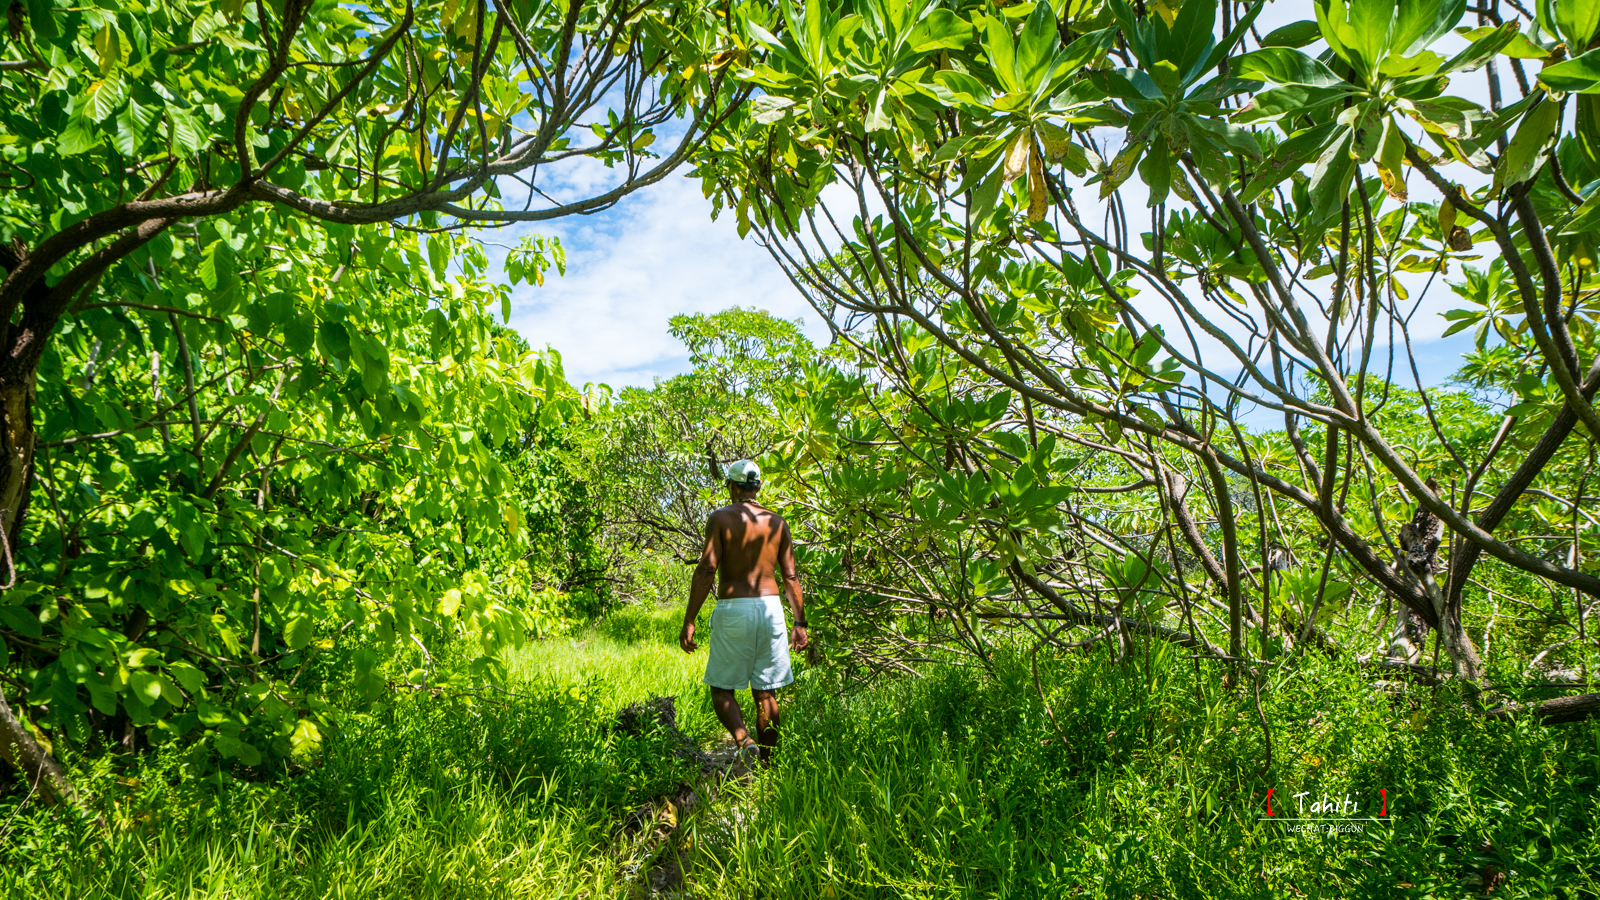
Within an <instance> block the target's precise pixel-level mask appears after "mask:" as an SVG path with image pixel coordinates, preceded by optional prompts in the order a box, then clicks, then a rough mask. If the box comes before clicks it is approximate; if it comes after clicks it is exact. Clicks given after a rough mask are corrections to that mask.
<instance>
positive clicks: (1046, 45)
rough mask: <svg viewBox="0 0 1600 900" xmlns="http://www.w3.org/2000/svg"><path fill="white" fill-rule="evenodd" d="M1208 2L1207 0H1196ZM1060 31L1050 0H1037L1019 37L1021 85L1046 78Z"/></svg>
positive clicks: (1036, 83) (1030, 85) (1034, 85)
mask: <svg viewBox="0 0 1600 900" xmlns="http://www.w3.org/2000/svg"><path fill="white" fill-rule="evenodd" d="M1193 2H1205V0H1193ZM1060 43H1061V35H1060V33H1058V32H1057V31H1056V14H1055V11H1054V10H1053V9H1051V7H1050V3H1049V0H1038V3H1037V5H1035V6H1034V8H1033V12H1032V13H1030V14H1029V15H1028V19H1027V21H1026V22H1025V23H1024V24H1023V26H1022V35H1021V36H1020V37H1019V38H1018V40H1017V53H1016V67H1017V81H1018V84H1019V88H1020V89H1021V90H1024V91H1033V90H1034V89H1036V88H1037V87H1039V85H1040V83H1041V82H1043V81H1044V80H1045V78H1046V77H1047V75H1048V73H1049V71H1050V62H1051V60H1052V59H1053V58H1054V57H1055V52H1056V47H1058V46H1059V45H1060Z"/></svg>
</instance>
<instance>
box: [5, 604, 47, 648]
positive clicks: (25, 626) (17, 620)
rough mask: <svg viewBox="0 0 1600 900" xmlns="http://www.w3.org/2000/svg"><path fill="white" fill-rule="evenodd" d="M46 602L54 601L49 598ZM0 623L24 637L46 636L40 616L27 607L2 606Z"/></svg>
mask: <svg viewBox="0 0 1600 900" xmlns="http://www.w3.org/2000/svg"><path fill="white" fill-rule="evenodd" d="M46 602H54V601H53V600H47V601H46ZM0 624H4V625H5V627H7V628H9V629H11V630H12V631H15V632H17V633H18V634H20V635H22V636H23V637H28V638H33V639H34V640H38V639H39V638H40V637H43V636H44V626H43V625H42V624H40V622H39V617H38V616H37V615H36V614H34V613H33V612H31V611H29V610H28V609H27V608H25V607H21V606H0Z"/></svg>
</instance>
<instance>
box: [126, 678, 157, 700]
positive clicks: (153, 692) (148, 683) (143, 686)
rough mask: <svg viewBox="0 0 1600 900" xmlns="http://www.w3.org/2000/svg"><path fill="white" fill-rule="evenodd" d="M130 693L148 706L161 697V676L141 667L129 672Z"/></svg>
mask: <svg viewBox="0 0 1600 900" xmlns="http://www.w3.org/2000/svg"><path fill="white" fill-rule="evenodd" d="M128 694H129V696H131V697H133V698H134V699H135V700H138V701H139V702H140V703H143V704H144V705H146V706H149V705H150V704H152V703H154V702H156V701H157V700H160V699H161V678H160V677H159V676H157V675H156V674H155V673H154V672H151V671H148V670H146V669H139V670H138V671H135V672H130V673H129V674H128Z"/></svg>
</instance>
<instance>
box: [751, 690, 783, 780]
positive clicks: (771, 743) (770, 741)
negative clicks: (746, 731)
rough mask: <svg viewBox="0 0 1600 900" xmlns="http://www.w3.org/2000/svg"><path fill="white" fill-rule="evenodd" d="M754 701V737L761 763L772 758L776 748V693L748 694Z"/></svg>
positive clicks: (758, 692)
mask: <svg viewBox="0 0 1600 900" xmlns="http://www.w3.org/2000/svg"><path fill="white" fill-rule="evenodd" d="M750 693H751V695H752V696H753V697H754V699H755V701H756V735H757V741H758V742H759V743H760V744H761V761H762V762H766V761H767V760H769V759H771V758H772V750H773V748H774V747H776V746H778V692H777V691H763V690H760V689H756V690H753V691H751V692H750Z"/></svg>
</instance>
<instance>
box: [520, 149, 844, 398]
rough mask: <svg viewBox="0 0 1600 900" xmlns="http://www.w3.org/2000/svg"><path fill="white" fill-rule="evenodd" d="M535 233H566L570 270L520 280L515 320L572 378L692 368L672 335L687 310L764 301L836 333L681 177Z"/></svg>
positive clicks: (642, 380)
mask: <svg viewBox="0 0 1600 900" xmlns="http://www.w3.org/2000/svg"><path fill="white" fill-rule="evenodd" d="M585 174H586V175H589V176H592V175H593V174H595V173H585ZM585 180H588V179H585ZM563 187H566V185H563ZM528 230H529V231H531V232H536V233H542V234H553V235H556V236H558V237H559V238H560V239H561V243H562V246H563V247H564V248H565V249H566V252H567V274H566V275H565V276H564V277H563V276H559V275H557V274H556V273H555V272H554V271H551V272H550V273H549V274H548V277H547V279H546V281H545V284H544V286H543V287H530V286H528V285H520V286H518V287H517V288H516V289H515V290H514V293H513V302H512V313H511V325H512V327H514V328H516V329H517V331H518V332H520V333H521V334H522V335H523V337H525V338H527V340H528V342H529V343H530V344H532V345H533V346H535V347H542V346H544V345H546V344H549V345H550V346H552V347H554V348H556V349H557V350H559V351H560V352H561V356H562V361H563V363H564V364H565V367H566V373H567V379H568V380H569V381H571V382H572V383H573V384H576V385H580V386H581V385H583V384H584V383H586V382H604V383H606V384H610V385H611V386H612V387H614V388H617V387H621V386H623V385H646V386H647V385H649V384H651V383H652V381H653V380H654V379H656V378H658V377H669V376H671V375H675V374H677V373H680V372H685V371H687V370H688V369H689V358H688V355H687V353H686V352H685V350H684V348H683V345H682V344H680V343H678V341H677V340H675V339H674V338H673V337H672V335H670V334H669V333H668V332H667V321H668V320H669V319H671V318H672V317H673V316H674V315H677V314H679V313H697V312H699V313H709V312H717V311H719V310H723V309H727V308H728V307H730V306H746V307H756V308H758V309H764V310H766V311H768V312H770V313H772V314H774V315H777V316H781V317H783V318H786V319H796V318H801V319H803V320H804V321H805V329H806V333H807V334H808V335H810V336H811V338H812V339H813V340H816V341H819V342H822V343H825V342H826V341H827V339H828V337H827V329H826V326H825V325H823V324H822V322H821V321H820V319H819V318H818V317H817V316H816V314H815V313H814V312H813V311H812V309H811V307H810V306H809V305H807V303H806V301H805V299H804V298H803V297H801V296H800V294H799V293H798V292H797V291H795V289H794V287H793V286H792V285H791V284H790V283H789V281H788V279H787V278H785V277H784V274H783V271H782V270H781V269H780V268H779V267H778V265H777V264H776V263H775V262H774V261H773V260H772V258H771V257H770V256H768V255H767V252H766V251H765V250H763V249H761V247H760V246H759V245H757V244H756V243H755V242H754V241H747V240H740V238H739V235H738V232H737V230H736V228H735V224H734V218H733V216H732V214H731V213H730V214H727V215H724V216H722V217H721V218H719V219H718V220H717V221H715V222H713V221H712V220H711V202H710V201H709V200H707V199H705V198H704V197H703V196H701V193H700V182H699V181H695V180H691V179H689V178H686V177H684V176H682V175H675V176H672V177H669V178H667V179H666V180H664V181H662V182H661V183H659V184H656V185H654V186H652V187H649V188H646V189H644V190H642V191H639V192H637V193H635V194H633V195H631V196H630V197H628V198H627V199H625V200H624V201H623V202H622V203H620V204H618V206H617V207H615V208H614V209H611V210H608V211H606V212H604V213H599V214H596V215H593V216H573V217H570V218H566V219H561V220H558V221H555V222H552V223H550V224H549V225H548V226H539V227H535V228H532V229H528Z"/></svg>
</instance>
